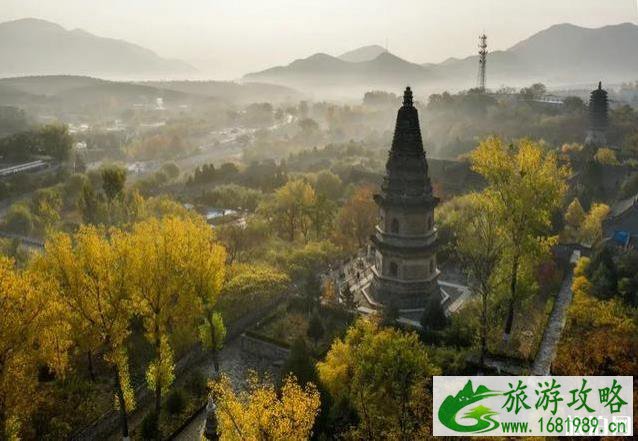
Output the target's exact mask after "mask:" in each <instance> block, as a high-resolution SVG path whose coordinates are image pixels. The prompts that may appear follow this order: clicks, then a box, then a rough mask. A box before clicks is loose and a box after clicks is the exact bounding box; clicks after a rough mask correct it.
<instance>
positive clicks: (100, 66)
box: [0, 18, 196, 78]
mask: <svg viewBox="0 0 638 441" xmlns="http://www.w3.org/2000/svg"><path fill="white" fill-rule="evenodd" d="M0 60H2V62H0V76H4V77H7V76H21V75H59V74H73V75H93V76H102V77H111V78H123V77H126V78H150V77H154V78H158V77H166V76H185V75H188V74H193V73H194V72H195V71H196V70H195V68H193V67H192V66H190V65H188V64H186V63H184V62H182V61H178V60H169V59H165V58H161V57H160V56H158V55H157V54H155V53H154V52H152V51H150V50H148V49H145V48H143V47H141V46H137V45H135V44H132V43H128V42H126V41H123V40H115V39H111V38H103V37H98V36H96V35H93V34H90V33H88V32H86V31H83V30H81V29H75V30H66V29H64V28H63V27H62V26H60V25H57V24H55V23H51V22H48V21H45V20H39V19H34V18H26V19H22V20H15V21H9V22H5V23H0Z"/></svg>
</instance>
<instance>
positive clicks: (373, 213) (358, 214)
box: [336, 185, 379, 251]
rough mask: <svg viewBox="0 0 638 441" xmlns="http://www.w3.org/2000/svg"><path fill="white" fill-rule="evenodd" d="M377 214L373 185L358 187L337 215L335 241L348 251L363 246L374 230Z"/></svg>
mask: <svg viewBox="0 0 638 441" xmlns="http://www.w3.org/2000/svg"><path fill="white" fill-rule="evenodd" d="M378 216H379V208H378V207H377V205H376V204H375V203H374V187H373V186H370V185H366V186H361V187H358V188H357V189H355V191H354V192H353V193H352V196H350V198H348V200H347V201H346V202H345V204H344V205H343V207H341V210H339V213H338V215H337V219H336V227H337V231H336V240H337V243H338V244H339V245H341V246H342V247H343V248H344V249H345V250H348V251H355V250H357V249H359V248H361V247H363V246H365V244H366V243H368V240H369V239H370V235H371V234H372V233H373V232H374V227H375V225H376V224H377V219H378Z"/></svg>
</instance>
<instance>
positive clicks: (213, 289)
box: [186, 222, 226, 371]
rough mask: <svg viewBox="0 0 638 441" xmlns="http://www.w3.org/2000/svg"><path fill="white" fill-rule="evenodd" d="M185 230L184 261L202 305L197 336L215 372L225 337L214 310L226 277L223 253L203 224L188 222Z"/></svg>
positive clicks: (218, 317)
mask: <svg viewBox="0 0 638 441" xmlns="http://www.w3.org/2000/svg"><path fill="white" fill-rule="evenodd" d="M187 230H188V231H187V233H188V236H187V238H188V239H187V240H188V243H187V244H186V246H187V249H188V250H189V252H191V253H192V255H191V256H190V258H189V259H188V261H187V265H188V266H187V271H188V273H189V274H190V275H191V277H190V281H191V283H193V289H194V290H195V294H196V295H197V297H198V298H199V301H200V303H201V305H202V319H203V320H202V324H201V325H200V327H199V335H200V339H201V341H202V343H203V344H204V347H206V348H208V349H210V350H211V351H212V353H213V361H214V365H215V370H216V371H219V351H220V350H221V348H222V346H223V342H224V338H225V337H226V328H225V326H224V322H223V320H222V316H221V314H220V313H219V312H218V311H217V302H218V300H219V296H220V294H221V292H222V286H223V283H224V278H225V275H226V267H225V265H226V250H225V249H224V247H223V246H221V245H219V244H218V243H216V242H215V235H214V234H213V232H212V230H211V229H210V228H209V227H208V225H206V224H204V223H203V222H199V223H188V224H187ZM186 281H188V279H187V280H186Z"/></svg>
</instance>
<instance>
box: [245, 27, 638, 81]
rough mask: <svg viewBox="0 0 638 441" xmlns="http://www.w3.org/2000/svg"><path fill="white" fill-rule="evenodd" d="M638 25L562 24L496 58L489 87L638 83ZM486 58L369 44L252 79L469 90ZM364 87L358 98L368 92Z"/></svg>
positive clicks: (491, 64)
mask: <svg viewBox="0 0 638 441" xmlns="http://www.w3.org/2000/svg"><path fill="white" fill-rule="evenodd" d="M636 47H638V26H636V25H634V24H631V23H623V24H618V25H610V26H604V27H601V28H596V29H590V28H583V27H579V26H575V25H571V24H559V25H555V26H552V27H550V28H547V29H545V30H543V31H541V32H538V33H536V34H534V35H532V36H531V37H529V38H528V39H526V40H524V41H521V42H519V43H517V44H515V45H514V46H512V47H510V48H509V49H507V50H504V51H494V52H491V53H490V54H489V55H488V60H487V72H488V76H487V78H488V87H492V88H498V87H500V86H501V85H508V86H522V85H528V84H530V83H531V82H535V81H541V82H545V83H547V84H549V85H552V86H568V85H582V84H587V83H595V82H598V81H599V80H602V81H604V82H605V83H617V82H622V81H633V80H636V79H638V51H637V50H636ZM477 70H478V56H470V57H467V58H463V59H456V58H450V59H448V60H446V61H444V62H442V63H436V64H435V63H413V62H410V61H407V60H404V59H402V58H399V57H397V56H395V55H393V54H391V53H389V52H387V51H386V50H385V49H383V48H382V47H380V46H366V47H363V48H360V49H356V50H354V51H351V52H347V53H345V54H343V55H340V56H338V57H333V56H330V55H327V54H323V53H320V54H314V55H311V56H309V57H308V58H304V59H299V60H295V61H293V62H292V63H290V64H288V65H286V66H278V67H272V68H269V69H266V70H263V71H260V72H255V73H250V74H247V75H245V76H244V79H245V80H250V81H262V82H269V83H274V84H281V85H287V86H290V87H295V88H300V89H306V90H312V91H315V92H317V91H321V93H327V91H332V92H336V93H337V94H339V93H340V91H342V90H344V89H345V88H352V87H355V88H357V89H360V90H369V89H370V88H391V89H393V90H400V89H401V87H402V86H404V85H405V84H411V85H413V86H415V87H416V88H419V87H420V88H428V89H429V90H433V89H443V88H450V89H465V88H471V87H475V86H476V79H477ZM360 90H359V91H358V92H357V93H360Z"/></svg>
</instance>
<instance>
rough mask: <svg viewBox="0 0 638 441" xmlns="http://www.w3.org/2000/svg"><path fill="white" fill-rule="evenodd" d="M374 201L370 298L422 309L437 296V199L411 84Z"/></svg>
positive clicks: (383, 303) (397, 305) (387, 304)
mask: <svg viewBox="0 0 638 441" xmlns="http://www.w3.org/2000/svg"><path fill="white" fill-rule="evenodd" d="M374 200H375V202H376V203H377V205H378V207H379V223H378V225H377V227H376V231H375V234H374V235H373V236H372V243H373V246H374V253H375V256H374V265H373V268H372V273H373V280H372V284H371V287H370V288H371V289H370V297H371V298H372V299H373V301H374V303H377V304H378V305H380V306H389V305H393V306H395V307H397V308H399V309H417V308H423V307H425V306H426V305H427V304H428V302H429V300H430V298H431V296H433V295H435V294H436V295H440V294H439V287H438V277H439V273H440V272H439V270H438V269H437V266H436V250H437V234H436V229H435V228H434V207H435V206H436V205H437V203H438V198H436V197H434V195H433V194H432V184H431V182H430V177H429V176H428V164H427V161H426V159H425V151H424V150H423V141H422V139H421V129H420V127H419V114H418V111H417V109H416V108H415V107H414V104H413V102H412V91H411V90H410V88H409V87H408V88H406V89H405V93H404V95H403V106H401V108H400V109H399V112H398V114H397V122H396V128H395V131H394V138H393V140H392V148H391V149H390V152H389V157H388V162H387V163H386V174H385V177H384V179H383V184H382V186H381V192H380V194H378V195H375V197H374Z"/></svg>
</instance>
